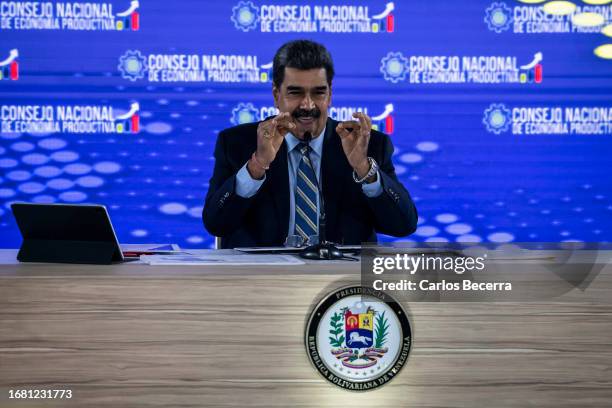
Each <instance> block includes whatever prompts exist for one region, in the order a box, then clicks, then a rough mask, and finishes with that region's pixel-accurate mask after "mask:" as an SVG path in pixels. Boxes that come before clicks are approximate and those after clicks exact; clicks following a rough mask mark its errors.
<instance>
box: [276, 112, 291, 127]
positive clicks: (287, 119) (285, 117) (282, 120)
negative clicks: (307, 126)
mask: <svg viewBox="0 0 612 408" xmlns="http://www.w3.org/2000/svg"><path fill="white" fill-rule="evenodd" d="M277 124H278V127H279V128H283V129H294V128H295V123H294V122H293V118H292V117H291V115H290V114H289V113H288V112H285V113H284V114H282V116H279V117H277Z"/></svg>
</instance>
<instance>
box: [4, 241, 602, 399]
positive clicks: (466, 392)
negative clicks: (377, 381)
mask: <svg viewBox="0 0 612 408" xmlns="http://www.w3.org/2000/svg"><path fill="white" fill-rule="evenodd" d="M15 253H16V251H6V250H4V251H0V259H4V265H0V407H14V406H15V407H20V406H28V407H50V406H62V407H70V406H74V407H97V406H103V407H124V406H125V407H128V406H131V407H135V406H138V407H179V406H180V407H196V406H221V407H247V406H257V407H293V406H301V407H343V406H346V407H356V406H359V407H478V406H482V407H510V406H512V407H528V406H533V407H572V408H576V407H610V406H611V403H612V267H611V266H610V264H608V265H607V267H606V268H605V269H604V270H603V271H602V272H601V273H600V274H599V276H598V277H597V279H596V280H595V281H594V282H593V283H592V284H591V286H590V287H589V288H588V290H587V291H586V292H584V293H580V292H579V291H577V290H576V291H574V292H572V293H570V294H568V295H566V296H564V297H563V298H562V299H557V300H555V301H547V302H538V303H486V304H485V303H411V304H409V305H405V307H406V309H407V310H408V311H409V313H410V315H411V318H412V325H413V335H414V337H413V349H412V353H411V355H410V357H409V360H408V363H407V365H406V367H404V369H403V370H402V372H401V374H400V375H399V376H398V378H396V379H395V380H393V381H392V382H391V383H389V384H387V385H386V386H384V387H382V388H381V389H378V390H375V391H370V392H362V393H355V392H350V391H345V390H342V389H340V388H337V387H335V386H333V385H332V384H330V383H328V382H327V381H325V380H324V379H323V378H322V377H320V376H319V374H318V373H317V372H316V371H315V369H314V368H313V367H312V366H311V364H310V362H309V360H308V357H307V355H306V351H305V348H304V338H303V336H304V327H305V324H306V319H307V317H308V314H309V313H310V310H311V308H312V306H313V303H314V302H315V301H316V300H318V299H319V298H320V297H322V296H323V295H324V294H326V293H327V292H330V291H332V290H333V289H335V288H337V287H338V286H342V285H343V284H345V283H348V282H358V281H359V264H358V263H357V262H354V263H351V262H338V263H333V264H330V263H326V264H323V263H320V264H309V265H304V266H299V267H292V268H289V269H288V268H287V267H248V268H247V267H215V268H212V267H151V266H146V265H135V264H123V265H113V266H81V265H48V264H21V265H20V264H16V263H15V262H13V261H12V260H13V259H14V256H15ZM607 259H610V254H608V255H607ZM11 263H12V264H11ZM19 388H69V389H72V390H73V398H72V399H71V400H63V401H52V400H44V401H40V400H39V401H36V400H28V401H25V402H24V401H17V400H10V401H9V400H8V390H9V389H19Z"/></svg>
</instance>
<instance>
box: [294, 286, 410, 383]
mask: <svg viewBox="0 0 612 408" xmlns="http://www.w3.org/2000/svg"><path fill="white" fill-rule="evenodd" d="M411 340H412V334H411V330H410V323H409V322H408V316H406V313H405V312H404V310H403V309H402V307H401V306H400V304H399V303H398V302H396V301H395V300H394V299H393V298H392V297H391V296H389V295H388V294H386V293H384V292H382V291H377V290H374V289H372V288H368V287H361V286H350V287H345V288H342V289H339V290H337V291H336V292H334V293H331V294H329V295H328V296H326V297H325V298H324V299H323V300H322V301H321V303H319V305H318V306H317V307H316V308H315V309H314V311H313V312H312V314H311V316H310V319H309V320H308V325H307V326H306V350H307V352H308V356H309V357H310V361H311V362H312V364H313V365H314V366H315V368H316V369H317V371H319V373H321V375H323V376H324V377H325V378H326V379H327V380H328V381H330V382H331V383H333V384H336V385H337V386H339V387H342V388H345V389H348V390H354V391H366V390H371V389H374V388H377V387H380V386H382V385H384V384H386V383H387V382H389V381H390V380H391V379H393V378H395V377H396V376H397V374H398V373H399V371H400V370H401V368H402V367H403V366H404V364H405V363H406V360H407V359H408V354H409V352H410V345H411Z"/></svg>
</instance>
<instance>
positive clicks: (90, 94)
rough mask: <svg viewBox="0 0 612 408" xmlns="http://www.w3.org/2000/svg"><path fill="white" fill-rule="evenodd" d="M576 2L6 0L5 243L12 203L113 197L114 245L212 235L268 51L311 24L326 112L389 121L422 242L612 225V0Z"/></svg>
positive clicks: (0, 83) (0, 36)
mask: <svg viewBox="0 0 612 408" xmlns="http://www.w3.org/2000/svg"><path fill="white" fill-rule="evenodd" d="M532 3H533V2H532ZM588 3H605V4H599V5H593V4H588ZM573 6H574V7H571V5H570V7H569V8H568V9H559V8H558V7H555V4H552V5H551V4H550V3H545V2H539V4H526V3H523V2H520V1H511V0H506V1H481V0H474V1H450V0H435V1H409V2H408V1H397V2H386V1H384V0H383V1H374V0H353V1H346V2H344V1H340V0H339V1H333V2H325V1H297V0H296V1H288V2H286V3H285V2H277V1H269V2H264V1H259V0H257V1H255V0H254V1H202V0H198V1H196V0H181V1H175V2H169V1H158V0H145V1H142V2H140V3H139V2H134V1H132V2H130V1H129V0H116V1H109V2H100V1H95V2H88V3H87V2H81V3H70V2H57V1H50V2H45V1H31V2H27V1H1V2H0V31H1V33H0V75H1V78H2V79H1V80H0V92H1V95H2V96H1V99H0V122H1V125H2V129H1V133H0V247H16V246H18V245H19V243H20V237H19V233H18V230H17V228H16V225H15V222H14V220H13V218H12V216H11V214H10V207H9V206H10V203H12V202H14V201H31V202H63V203H85V202H95V203H102V204H105V205H106V206H107V207H108V209H109V212H110V214H111V217H112V219H113V222H114V224H115V227H116V229H117V233H118V236H119V240H120V241H121V242H124V243H130V242H160V243H162V242H163V243H166V242H173V243H178V244H179V245H181V246H183V247H208V246H210V245H212V242H213V239H212V237H211V236H209V235H208V234H207V232H206V231H205V230H204V228H203V226H202V222H201V209H202V205H203V199H204V196H205V194H206V191H207V188H208V180H209V178H210V176H211V173H212V168H213V163H214V162H213V158H212V151H213V147H214V143H215V139H216V136H217V133H218V132H219V131H220V130H221V129H223V128H226V127H229V126H232V125H233V124H237V123H243V122H247V121H253V120H258V119H259V118H261V117H265V116H268V115H269V114H271V113H273V112H274V110H273V103H272V96H271V83H270V77H269V73H270V63H271V61H272V57H273V55H274V52H275V51H276V49H277V48H278V47H279V46H280V45H281V44H283V43H284V42H286V41H288V40H291V39H298V38H309V39H314V40H316V41H319V42H321V43H323V44H325V45H326V46H327V47H328V49H329V50H330V51H331V53H332V56H333V58H334V61H335V65H336V72H337V77H336V79H335V81H334V83H333V101H332V105H333V109H332V111H331V112H330V113H331V114H332V116H334V117H336V118H340V119H345V118H347V117H348V116H350V114H351V113H352V112H353V111H355V110H365V111H367V113H368V114H369V115H370V116H372V117H374V118H375V119H376V123H377V124H378V126H379V128H380V129H381V130H383V131H386V132H388V133H389V134H390V135H391V138H392V140H393V143H394V145H395V148H396V151H395V156H394V161H395V165H396V170H397V173H398V175H399V177H400V179H401V180H402V182H403V183H404V184H405V185H406V187H407V188H408V190H409V191H410V192H411V194H412V196H413V198H414V200H415V202H416V204H417V207H418V210H419V214H420V220H419V229H418V230H417V232H416V233H415V234H414V235H412V236H411V237H410V239H412V240H416V241H425V240H434V241H445V240H448V241H456V240H467V241H480V240H482V241H494V242H510V241H553V242H556V241H565V240H583V241H609V240H610V238H612V183H611V182H610V176H609V171H610V167H611V166H610V162H611V160H610V157H611V153H612V141H611V136H612V103H611V101H612V60H610V58H611V57H612V56H611V55H610V54H611V51H610V49H611V48H612V45H608V44H610V43H612V39H610V37H608V36H606V35H605V34H604V33H608V35H611V32H612V27H610V26H609V24H610V22H611V21H612V9H611V7H612V6H611V5H610V2H609V1H608V2H606V1H598V0H589V1H574V3H573ZM602 31H603V32H602ZM381 239H382V240H388V239H389V238H388V237H384V236H383V237H381Z"/></svg>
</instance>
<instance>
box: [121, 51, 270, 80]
mask: <svg viewBox="0 0 612 408" xmlns="http://www.w3.org/2000/svg"><path fill="white" fill-rule="evenodd" d="M117 68H118V69H119V72H120V73H121V76H122V77H123V78H124V79H128V80H130V81H136V80H139V79H146V81H147V82H222V83H228V82H243V83H245V82H249V83H258V82H269V80H270V78H271V71H272V62H269V63H267V64H261V65H260V64H259V62H258V59H257V56H256V55H221V54H214V55H199V54H148V55H143V54H142V53H141V52H140V51H138V50H129V51H126V52H125V53H124V54H123V55H122V56H121V57H119V65H118V66H117Z"/></svg>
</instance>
